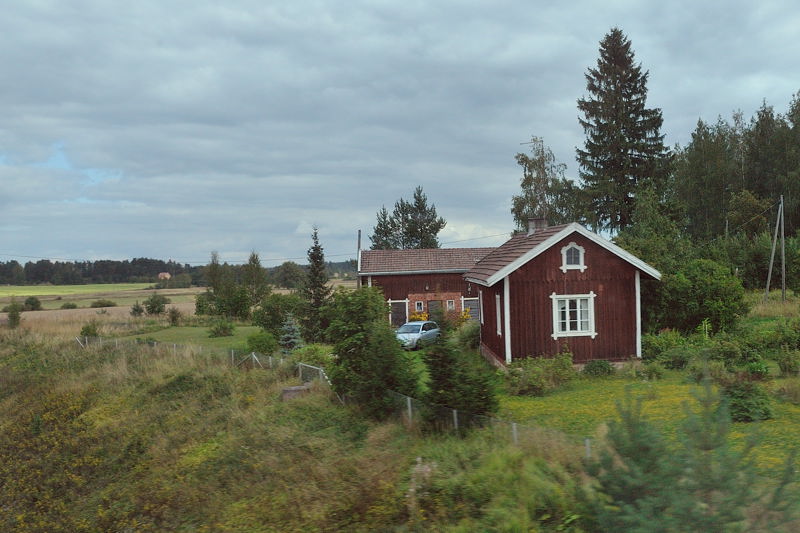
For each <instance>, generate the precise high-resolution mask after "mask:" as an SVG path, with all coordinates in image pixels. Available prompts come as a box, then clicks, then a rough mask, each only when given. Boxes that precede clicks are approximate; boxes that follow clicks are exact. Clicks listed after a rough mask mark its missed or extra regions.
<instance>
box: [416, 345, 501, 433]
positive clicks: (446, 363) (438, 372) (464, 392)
mask: <svg viewBox="0 0 800 533" xmlns="http://www.w3.org/2000/svg"><path fill="white" fill-rule="evenodd" d="M470 355H472V356H473V357H475V358H478V357H480V356H478V355H477V354H475V353H474V352H470V353H466V354H465V353H461V352H459V351H458V350H457V349H456V347H455V346H454V344H453V343H451V342H446V341H441V342H437V343H434V344H433V345H431V346H430V347H429V348H427V350H426V351H425V365H426V366H427V367H428V375H429V377H430V382H429V384H428V393H427V394H426V400H427V402H428V403H429V404H430V405H435V406H442V407H448V408H450V409H457V410H459V411H467V412H469V413H472V414H479V415H483V414H491V413H494V412H495V411H497V407H498V401H497V395H496V393H495V386H494V375H493V373H492V372H491V371H490V369H489V368H487V366H488V365H487V363H486V362H485V361H483V360H481V361H478V362H476V361H471V360H470V359H469V357H470ZM476 363H477V364H476ZM448 414H449V413H448ZM431 415H434V416H433V418H435V413H433V412H431ZM433 418H431V420H432V419H433ZM448 422H449V420H448Z"/></svg>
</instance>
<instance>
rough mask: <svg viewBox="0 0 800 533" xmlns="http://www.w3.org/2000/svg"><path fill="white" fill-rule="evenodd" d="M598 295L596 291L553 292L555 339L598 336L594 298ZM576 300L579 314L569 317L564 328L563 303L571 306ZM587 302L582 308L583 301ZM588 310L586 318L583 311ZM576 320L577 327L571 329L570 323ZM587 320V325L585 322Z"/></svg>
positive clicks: (551, 297) (576, 310) (551, 296)
mask: <svg viewBox="0 0 800 533" xmlns="http://www.w3.org/2000/svg"><path fill="white" fill-rule="evenodd" d="M595 296H597V295H596V294H595V293H594V291H592V292H589V294H556V293H552V294H551V295H550V299H551V300H552V302H553V335H552V337H553V338H554V339H559V338H562V337H591V338H592V339H594V338H595V337H597V327H596V325H595V316H594V299H595ZM571 301H574V302H575V304H576V309H575V312H577V313H578V316H577V318H576V319H574V320H570V319H567V320H566V326H567V328H566V329H564V325H565V321H563V320H561V311H562V304H566V305H567V306H569V302H571ZM582 302H585V308H582V306H581V303H582ZM582 311H585V312H586V317H585V319H584V318H583V317H582V316H581V312H582ZM571 322H576V323H577V324H576V325H577V329H569V328H570V323H571ZM584 322H586V327H583V323H584Z"/></svg>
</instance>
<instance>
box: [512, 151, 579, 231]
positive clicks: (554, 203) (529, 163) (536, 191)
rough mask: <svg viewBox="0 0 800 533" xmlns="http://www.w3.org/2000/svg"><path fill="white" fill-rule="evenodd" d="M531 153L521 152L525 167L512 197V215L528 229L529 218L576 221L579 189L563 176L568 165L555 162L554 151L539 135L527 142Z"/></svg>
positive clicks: (558, 221) (521, 160)
mask: <svg viewBox="0 0 800 533" xmlns="http://www.w3.org/2000/svg"><path fill="white" fill-rule="evenodd" d="M528 144H529V145H530V147H531V154H530V155H528V154H524V153H518V154H517V155H516V156H515V158H516V160H517V164H519V166H521V167H522V179H521V180H520V187H521V189H522V191H521V193H520V194H519V195H515V196H513V197H512V198H511V214H513V215H514V223H515V224H516V226H517V229H518V230H521V231H524V230H525V229H526V228H527V224H528V219H529V218H545V219H547V221H548V222H549V223H550V224H563V223H567V222H577V221H579V220H580V219H581V216H580V210H579V207H578V205H579V204H580V202H579V196H580V191H579V189H578V188H577V187H576V185H575V184H574V183H573V182H572V181H570V180H568V179H566V178H565V177H564V171H565V170H566V168H567V166H566V165H565V164H563V163H559V162H558V161H556V157H555V155H553V151H552V150H550V148H549V147H548V146H546V145H545V144H544V141H543V140H542V139H541V138H539V137H531V140H530V142H529V143H528Z"/></svg>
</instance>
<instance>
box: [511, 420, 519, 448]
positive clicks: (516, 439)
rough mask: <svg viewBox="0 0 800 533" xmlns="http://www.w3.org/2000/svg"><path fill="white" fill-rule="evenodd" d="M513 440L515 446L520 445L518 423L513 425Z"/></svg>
mask: <svg viewBox="0 0 800 533" xmlns="http://www.w3.org/2000/svg"><path fill="white" fill-rule="evenodd" d="M511 438H512V439H513V441H514V444H519V437H518V436H517V423H516V422H512V423H511Z"/></svg>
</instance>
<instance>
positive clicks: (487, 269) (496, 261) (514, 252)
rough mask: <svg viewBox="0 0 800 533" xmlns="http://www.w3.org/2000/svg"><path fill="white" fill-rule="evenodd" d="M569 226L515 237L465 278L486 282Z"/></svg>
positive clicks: (472, 269) (549, 228) (474, 267)
mask: <svg viewBox="0 0 800 533" xmlns="http://www.w3.org/2000/svg"><path fill="white" fill-rule="evenodd" d="M567 225H568V224H564V225H560V226H548V227H546V228H543V229H540V230H538V231H536V233H534V234H533V235H527V234H525V233H522V234H519V235H514V236H513V237H511V239H509V240H507V241H506V242H505V243H503V244H502V245H501V246H500V247H499V248H495V249H494V251H492V252H491V253H489V254H487V255H486V256H485V257H484V258H483V259H481V260H480V262H478V263H477V264H476V265H474V266H473V267H472V268H471V269H469V271H468V272H467V273H466V274H464V277H465V278H468V279H471V280H475V281H478V282H486V281H487V280H488V279H489V278H490V277H491V276H492V275H493V274H495V273H497V272H498V271H500V269H502V268H503V267H506V266H508V265H509V264H511V263H512V262H514V261H515V260H516V259H518V258H520V257H522V256H523V255H525V254H526V253H527V252H529V251H530V250H532V249H533V248H535V247H536V246H538V245H540V244H542V243H543V242H544V241H546V240H547V239H548V238H549V237H552V236H553V235H555V234H556V233H558V232H560V231H561V230H563V229H564V228H566V227H567Z"/></svg>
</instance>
